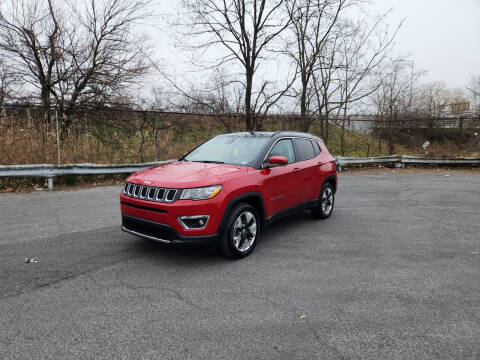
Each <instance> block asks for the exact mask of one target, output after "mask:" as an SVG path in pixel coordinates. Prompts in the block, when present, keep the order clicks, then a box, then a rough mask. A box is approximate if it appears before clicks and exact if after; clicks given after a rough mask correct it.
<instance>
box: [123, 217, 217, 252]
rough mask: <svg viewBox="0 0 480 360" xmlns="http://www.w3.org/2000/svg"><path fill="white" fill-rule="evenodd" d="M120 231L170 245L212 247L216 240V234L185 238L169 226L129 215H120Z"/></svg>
mask: <svg viewBox="0 0 480 360" xmlns="http://www.w3.org/2000/svg"><path fill="white" fill-rule="evenodd" d="M122 230H123V231H125V232H127V233H129V234H132V235H136V236H140V237H142V238H145V239H149V240H153V241H158V242H161V243H164V244H172V245H181V244H184V245H212V244H214V243H216V241H217V240H218V235H217V234H214V235H196V236H185V235H181V234H179V233H178V232H177V231H176V230H175V229H174V228H173V227H171V226H169V225H166V224H161V223H157V222H154V221H149V220H145V219H140V218H137V217H133V216H129V215H122Z"/></svg>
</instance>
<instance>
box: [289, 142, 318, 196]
mask: <svg viewBox="0 0 480 360" xmlns="http://www.w3.org/2000/svg"><path fill="white" fill-rule="evenodd" d="M293 141H294V144H295V154H296V159H297V164H296V165H297V168H298V169H299V170H298V182H299V183H300V189H301V193H300V199H301V203H304V202H307V201H310V200H315V199H316V198H317V197H318V193H316V188H317V187H316V186H315V185H316V182H317V179H316V169H317V167H318V159H316V154H318V153H317V152H316V149H315V148H314V145H313V144H312V142H311V140H310V139H306V138H295V139H293Z"/></svg>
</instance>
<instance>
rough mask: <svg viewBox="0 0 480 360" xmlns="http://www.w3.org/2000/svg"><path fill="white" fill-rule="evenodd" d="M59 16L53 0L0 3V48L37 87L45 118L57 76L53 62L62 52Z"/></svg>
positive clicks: (21, 0) (24, 78)
mask: <svg viewBox="0 0 480 360" xmlns="http://www.w3.org/2000/svg"><path fill="white" fill-rule="evenodd" d="M58 16H59V14H58V11H56V10H55V9H54V4H53V2H52V0H46V1H45V2H43V1H42V2H35V1H33V2H32V1H29V0H13V1H11V2H10V3H9V4H2V5H0V49H1V50H2V51H3V52H4V53H5V54H7V56H8V57H9V58H10V59H11V60H12V61H11V62H12V64H15V70H16V72H17V73H18V74H20V76H21V77H22V78H23V80H24V81H26V82H27V83H29V84H31V85H33V86H35V87H36V88H38V89H39V90H40V98H41V101H42V104H43V106H44V107H45V110H46V112H47V116H48V120H49V119H50V116H51V115H50V105H51V96H52V94H53V93H54V91H55V90H54V87H55V85H56V84H58V81H59V80H60V79H59V78H58V77H57V73H56V68H55V66H56V64H57V61H58V60H59V59H60V58H61V57H62V56H63V49H61V48H60V47H59V42H60V38H61V36H62V35H63V34H62V31H61V25H60V22H59V20H58Z"/></svg>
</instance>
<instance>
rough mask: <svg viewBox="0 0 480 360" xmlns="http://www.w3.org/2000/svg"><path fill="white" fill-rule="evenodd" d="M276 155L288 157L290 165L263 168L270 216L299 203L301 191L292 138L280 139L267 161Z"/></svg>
mask: <svg viewBox="0 0 480 360" xmlns="http://www.w3.org/2000/svg"><path fill="white" fill-rule="evenodd" d="M275 155H276V156H284V157H286V158H287V159H288V165H285V166H277V167H274V168H271V169H265V170H262V173H263V174H264V175H265V180H264V184H265V189H266V190H265V191H266V193H267V198H266V199H265V200H266V202H267V203H268V204H267V206H268V209H269V216H271V215H274V214H276V213H278V212H280V211H282V210H286V209H289V208H292V207H294V206H296V205H298V203H299V198H300V192H301V191H300V189H299V183H298V173H297V171H296V170H298V169H297V164H296V162H295V150H294V146H293V142H292V139H280V140H278V141H277V142H276V144H275V145H274V146H273V148H272V149H271V150H270V153H269V154H268V155H267V158H266V161H268V159H269V158H270V157H271V156H275Z"/></svg>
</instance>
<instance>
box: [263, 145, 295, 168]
mask: <svg viewBox="0 0 480 360" xmlns="http://www.w3.org/2000/svg"><path fill="white" fill-rule="evenodd" d="M272 156H284V157H286V158H287V159H288V163H289V164H290V163H293V162H295V151H294V150H293V144H292V140H290V139H283V140H280V141H278V142H277V143H276V144H275V146H274V147H273V149H272V151H270V154H268V158H269V159H270V158H271V157H272Z"/></svg>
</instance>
